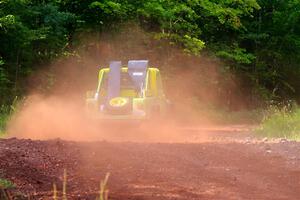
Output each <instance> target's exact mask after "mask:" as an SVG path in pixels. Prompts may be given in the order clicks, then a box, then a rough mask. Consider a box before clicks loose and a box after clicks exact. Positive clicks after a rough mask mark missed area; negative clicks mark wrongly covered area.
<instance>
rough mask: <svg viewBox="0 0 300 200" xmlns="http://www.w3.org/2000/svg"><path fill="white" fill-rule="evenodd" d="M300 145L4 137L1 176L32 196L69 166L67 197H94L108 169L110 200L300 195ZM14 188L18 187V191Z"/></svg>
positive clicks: (47, 192)
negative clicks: (48, 139) (45, 139)
mask: <svg viewBox="0 0 300 200" xmlns="http://www.w3.org/2000/svg"><path fill="white" fill-rule="evenodd" d="M299 152H300V144H298V143H295V142H286V141H283V142H279V143H272V142H262V141H255V140H251V139H250V140H249V139H244V140H238V141H233V140H230V139H229V140H226V141H225V142H220V141H217V142H214V141H206V142H204V143H131V142H120V143H111V142H67V141H62V140H50V141H32V140H20V139H1V140H0V176H1V177H2V178H7V179H9V180H11V181H13V182H14V183H15V184H16V185H17V190H18V191H19V192H21V193H22V194H30V195H31V199H39V198H42V199H51V198H52V197H51V196H52V191H51V190H52V184H53V183H56V184H57V185H58V190H59V191H61V190H62V189H61V188H62V179H63V177H62V176H63V170H64V169H66V170H67V174H68V182H67V190H68V195H69V199H95V196H96V195H97V193H98V191H99V182H100V180H101V179H103V177H104V176H105V174H106V173H107V172H109V173H110V174H111V176H110V178H109V183H108V188H109V194H110V195H109V199H118V200H124V199H141V200H142V199H143V200H146V199H149V200H150V199H151V200H152V199H163V200H167V199H178V200H191V199H229V200H231V199H232V200H234V199H249V200H250V199H255V200H258V199H262V200H268V199H270V200H271V199H272V200H274V199H278V200H279V199H280V200H283V199H289V200H297V199H300V192H299V188H300V155H299ZM14 192H15V191H14Z"/></svg>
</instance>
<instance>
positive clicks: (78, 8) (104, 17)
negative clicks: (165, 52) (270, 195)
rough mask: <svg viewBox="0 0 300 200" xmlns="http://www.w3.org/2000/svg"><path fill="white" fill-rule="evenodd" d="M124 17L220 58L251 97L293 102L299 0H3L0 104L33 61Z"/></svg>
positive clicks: (299, 55) (299, 87)
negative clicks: (240, 80)
mask: <svg viewBox="0 0 300 200" xmlns="http://www.w3.org/2000/svg"><path fill="white" fill-rule="evenodd" d="M127 22H135V23H137V24H138V25H139V26H140V27H141V28H142V29H143V30H145V31H146V32H148V33H151V34H152V35H153V38H154V39H155V40H162V41H165V40H167V41H169V42H170V44H176V45H179V46H180V47H181V48H182V50H183V53H185V54H190V55H194V56H198V55H200V54H201V52H204V51H205V52H208V53H209V55H210V56H212V57H218V58H220V59H222V60H223V66H222V67H223V69H224V70H228V71H231V72H233V73H235V74H236V75H237V76H239V77H242V80H243V81H244V82H245V85H247V86H245V87H247V89H248V91H249V96H251V95H255V96H260V97H263V99H265V100H270V99H274V100H283V99H286V98H288V99H296V100H298V101H299V97H300V0H286V1H282V0H274V1H270V0H246V1H240V0H218V1H217V0H187V1H181V0H176V1H170V0H140V1H135V0H98V1H95V0H85V1H82V0H44V1H37V0H1V1H0V44H1V45H0V103H8V102H9V101H11V100H12V99H13V98H14V96H16V95H22V93H23V91H24V84H21V82H22V83H23V81H24V80H26V77H28V76H29V75H30V74H31V73H33V72H34V71H36V70H37V69H38V68H39V66H41V65H43V64H47V63H50V62H51V61H53V60H55V59H56V58H58V57H61V56H62V55H74V54H76V49H78V48H79V47H80V45H82V43H81V42H80V37H78V35H80V34H83V33H94V34H96V35H98V36H99V35H101V34H102V33H105V32H108V31H109V32H112V31H113V32H118V28H119V27H120V25H122V24H125V23H127ZM98 39H100V38H98ZM249 88H250V89H249Z"/></svg>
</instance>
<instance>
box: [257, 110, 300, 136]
mask: <svg viewBox="0 0 300 200" xmlns="http://www.w3.org/2000/svg"><path fill="white" fill-rule="evenodd" d="M256 133H257V134H258V135H259V136H263V137H269V138H285V139H291V140H300V108H299V107H294V108H292V109H291V108H288V107H281V108H280V109H279V108H274V107H273V108H270V109H269V110H268V112H267V113H266V114H265V118H264V119H263V120H262V122H261V125H260V127H259V128H258V129H257V130H256Z"/></svg>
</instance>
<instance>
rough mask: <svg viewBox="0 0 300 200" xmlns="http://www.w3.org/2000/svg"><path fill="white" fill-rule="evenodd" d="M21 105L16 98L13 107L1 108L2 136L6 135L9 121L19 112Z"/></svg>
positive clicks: (0, 132) (0, 128) (4, 106)
mask: <svg viewBox="0 0 300 200" xmlns="http://www.w3.org/2000/svg"><path fill="white" fill-rule="evenodd" d="M19 103H20V101H19V99H18V98H17V97H15V99H14V101H13V102H12V104H11V105H1V106H0V136H1V135H3V134H4V133H5V127H6V124H7V122H8V121H9V119H10V117H11V116H12V114H13V113H15V112H16V111H17V110H18V105H19Z"/></svg>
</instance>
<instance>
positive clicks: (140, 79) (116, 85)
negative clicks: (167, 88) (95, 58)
mask: <svg viewBox="0 0 300 200" xmlns="http://www.w3.org/2000/svg"><path fill="white" fill-rule="evenodd" d="M168 105H169V103H168V100H167V99H166V97H165V94H164V91H163V87H162V81H161V75H160V71H159V69H157V68H154V67H148V61H147V60H130V61H129V62H128V65H127V66H123V67H122V65H121V62H120V61H113V62H110V66H109V68H103V69H100V71H99V75H98V85H97V90H96V91H95V92H88V94H87V99H86V106H87V110H88V111H89V113H91V114H94V116H96V117H97V118H99V119H104V120H145V119H156V118H160V117H163V116H164V115H165V114H166V111H167V109H168Z"/></svg>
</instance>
